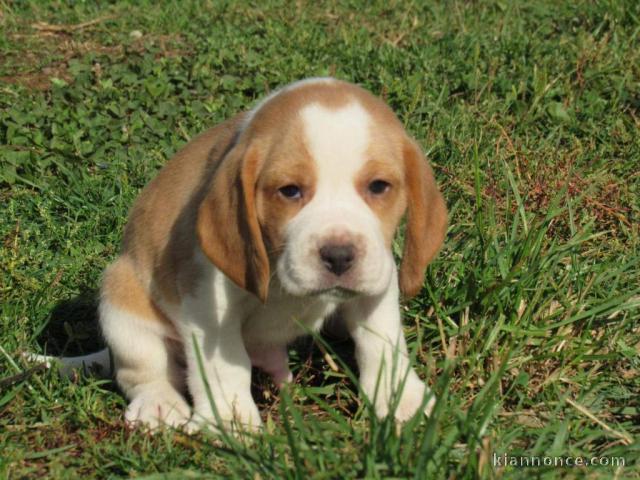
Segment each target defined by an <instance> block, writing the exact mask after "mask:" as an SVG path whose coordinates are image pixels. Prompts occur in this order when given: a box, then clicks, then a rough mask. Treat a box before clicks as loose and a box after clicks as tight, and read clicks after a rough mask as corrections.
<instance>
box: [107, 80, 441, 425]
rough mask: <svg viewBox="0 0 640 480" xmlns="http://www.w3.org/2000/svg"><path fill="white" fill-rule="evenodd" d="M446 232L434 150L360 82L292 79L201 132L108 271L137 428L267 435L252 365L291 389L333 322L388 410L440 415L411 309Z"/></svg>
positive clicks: (176, 160)
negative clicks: (299, 347) (428, 156)
mask: <svg viewBox="0 0 640 480" xmlns="http://www.w3.org/2000/svg"><path fill="white" fill-rule="evenodd" d="M405 212H406V214H407V222H406V234H405V240H404V255H403V260H402V265H401V267H400V269H399V273H398V271H397V269H396V266H395V263H394V259H393V256H392V252H391V245H392V241H393V238H394V234H395V232H396V229H397V227H398V224H399V223H400V220H401V218H402V217H403V215H404V214H405ZM446 227H447V210H446V206H445V202H444V200H443V198H442V195H441V194H440V192H439V191H438V188H437V186H436V184H435V182H434V178H433V173H432V171H431V168H430V167H429V165H428V163H427V161H426V160H425V158H424V156H423V155H422V153H421V151H420V148H419V147H418V145H417V144H416V142H415V141H414V140H412V139H411V138H410V137H409V136H408V135H407V133H406V132H405V131H404V129H403V126H402V124H401V123H400V121H399V120H398V119H397V118H396V116H395V115H394V114H393V112H392V111H391V109H390V108H389V107H388V106H387V105H386V104H385V103H384V102H382V101H381V100H380V99H378V98H376V97H374V96H373V95H371V94H370V93H368V92H366V91H365V90H363V89H361V88H359V87H357V86H355V85H353V84H350V83H346V82H343V81H338V80H334V79H331V78H319V79H309V80H304V81H300V82H297V83H293V84H291V85H289V86H287V87H285V88H282V89H281V90H278V91H276V92H275V93H273V94H271V95H270V96H268V97H267V98H266V99H265V100H263V101H262V102H261V103H260V104H258V105H257V107H255V108H254V109H253V110H251V111H249V112H245V113H241V114H239V115H237V116H235V117H233V118H231V119H230V120H227V121H226V122H224V123H222V124H220V125H218V126H216V127H214V128H212V129H210V130H207V131H206V132H204V133H202V134H201V135H199V136H198V137H196V138H194V139H193V140H192V141H191V142H190V143H189V144H188V145H187V146H185V147H184V148H183V149H182V150H181V151H179V152H178V153H177V154H176V155H175V157H173V159H172V160H171V161H169V162H168V163H167V164H166V165H165V166H164V168H162V170H161V171H160V173H159V174H158V175H157V177H156V178H155V179H154V180H153V181H152V182H151V183H150V184H149V185H148V186H147V187H146V188H145V189H144V190H143V191H142V193H141V195H140V197H139V198H138V200H137V201H136V203H135V205H134V206H133V209H132V210H131V213H130V218H129V221H128V224H127V226H126V229H125V232H124V240H123V244H122V250H121V252H120V255H119V256H118V257H117V259H116V260H115V262H114V263H113V264H112V265H111V266H109V267H108V268H107V270H106V272H105V274H104V278H103V282H102V288H101V296H100V307H99V315H100V324H101V327H102V331H103V334H104V337H105V339H106V342H107V344H108V346H109V347H110V351H111V355H112V360H113V362H114V366H115V376H116V380H117V382H118V384H119V386H120V387H121V389H122V390H123V392H124V393H125V395H126V396H127V397H128V400H129V404H128V408H127V410H126V414H125V417H126V420H127V421H129V422H140V423H142V424H144V425H146V426H149V427H151V428H154V427H156V426H158V425H160V424H162V423H164V424H168V425H173V426H180V425H183V424H186V423H188V422H190V423H189V425H188V426H189V427H195V428H198V426H200V425H203V424H207V423H210V422H212V423H213V424H216V425H217V424H218V422H219V421H222V422H223V423H224V424H225V425H237V424H240V425H242V426H243V427H245V428H250V429H255V428H258V427H260V425H261V419H260V412H259V411H258V408H257V407H256V404H255V403H254V400H253V398H252V396H251V367H252V365H253V366H256V367H260V368H261V369H263V370H264V371H266V372H268V373H269V374H270V375H271V376H272V377H273V380H274V382H275V383H276V384H278V385H281V384H283V383H284V382H287V381H290V380H291V372H290V371H289V367H288V365H287V363H288V358H287V344H289V343H290V342H291V341H293V340H294V339H295V338H297V337H299V336H300V335H304V334H305V332H308V331H316V330H318V329H320V327H321V326H322V324H323V322H324V320H325V319H326V318H327V317H328V316H330V315H332V314H333V313H334V312H335V313H338V314H339V315H340V316H341V317H342V319H343V320H344V322H345V324H346V326H347V329H348V331H349V333H350V335H351V336H352V337H353V340H354V342H355V347H356V348H355V356H356V360H357V363H358V366H359V371H360V381H361V387H362V390H363V392H364V393H365V394H366V395H367V396H368V397H369V398H370V399H371V401H372V402H373V404H374V406H375V411H376V413H377V415H378V416H380V417H383V416H386V415H387V414H388V413H389V412H390V409H391V406H392V402H393V399H394V398H396V397H395V395H399V396H398V397H397V398H398V399H397V406H395V410H394V414H395V417H396V418H397V419H398V420H400V421H403V420H407V419H408V418H410V417H412V416H413V415H414V414H415V413H416V411H417V410H418V409H419V408H421V407H422V408H423V409H425V412H426V413H427V414H428V413H429V412H430V409H431V407H432V405H433V398H431V401H429V402H426V400H425V398H426V396H427V393H428V389H427V388H426V386H425V385H424V383H423V382H422V381H421V380H420V379H419V378H418V376H417V374H416V373H415V372H414V371H413V369H412V368H411V366H410V365H409V359H408V353H407V347H406V343H405V339H404V336H403V332H402V323H401V316H400V310H399V304H398V302H399V296H400V292H402V294H403V295H404V296H405V297H411V296H413V295H415V294H416V293H417V292H418V291H419V290H420V288H421V286H422V283H423V279H424V272H425V268H426V266H427V264H428V263H429V261H430V260H431V259H432V258H433V257H434V256H435V255H436V253H437V251H438V249H439V248H440V246H441V244H442V242H443V239H444V236H445V231H446ZM400 386H403V388H402V390H401V392H398V390H399V388H400ZM208 389H210V393H211V396H212V399H213V403H214V404H215V405H214V406H215V409H214V408H212V405H211V402H210V399H209V395H208V391H207V390H208ZM185 391H188V393H189V396H190V397H191V399H192V408H191V407H190V405H189V404H188V403H187V400H186V399H185V397H184V396H183V393H182V392H185ZM192 410H193V411H192Z"/></svg>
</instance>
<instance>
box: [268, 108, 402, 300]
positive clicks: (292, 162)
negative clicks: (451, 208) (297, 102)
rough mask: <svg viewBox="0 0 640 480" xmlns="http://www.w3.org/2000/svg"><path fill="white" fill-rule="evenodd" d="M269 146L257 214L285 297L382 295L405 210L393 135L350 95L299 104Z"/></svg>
mask: <svg viewBox="0 0 640 480" xmlns="http://www.w3.org/2000/svg"><path fill="white" fill-rule="evenodd" d="M290 127H291V128H289V129H287V131H286V132H284V134H283V136H282V138H281V139H280V140H279V141H278V142H277V143H273V144H272V148H271V149H270V151H269V154H268V156H267V158H265V163H264V165H263V167H262V169H261V172H260V175H259V177H258V182H257V195H256V201H257V211H258V218H259V222H260V225H261V227H262V230H263V232H264V237H265V243H266V245H267V250H268V252H269V253H270V256H271V258H272V259H273V261H274V263H275V268H276V272H277V276H278V279H279V281H280V284H281V285H282V287H283V288H284V290H285V291H287V292H288V293H291V294H293V295H317V294H323V295H330V296H335V297H348V296H351V295H355V294H365V295H374V294H378V293H381V292H382V291H384V290H385V289H386V288H387V287H388V285H389V282H390V280H391V276H392V272H393V269H394V268H395V266H394V262H393V257H392V255H391V248H390V247H391V242H392V240H393V234H394V232H395V229H396V227H397V225H398V223H399V221H400V219H401V217H402V214H403V213H404V210H405V208H406V196H405V190H406V188H405V181H404V179H405V172H404V165H403V160H402V151H401V149H400V142H399V139H397V138H395V137H394V136H393V132H388V131H387V132H385V129H384V125H380V124H379V121H377V119H376V117H375V116H374V115H372V114H371V113H369V112H368V111H367V109H366V107H365V106H363V105H362V104H361V103H360V102H358V101H357V100H356V99H352V100H351V101H347V102H345V103H344V104H340V105H323V104H322V103H309V104H307V105H304V106H303V107H302V108H300V109H299V111H298V112H297V115H296V118H294V119H292V121H291V122H290Z"/></svg>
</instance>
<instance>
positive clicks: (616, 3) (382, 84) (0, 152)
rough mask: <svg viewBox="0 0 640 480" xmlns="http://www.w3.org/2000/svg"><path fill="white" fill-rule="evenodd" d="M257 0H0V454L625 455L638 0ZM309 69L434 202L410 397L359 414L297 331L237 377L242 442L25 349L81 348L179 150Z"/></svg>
mask: <svg viewBox="0 0 640 480" xmlns="http://www.w3.org/2000/svg"><path fill="white" fill-rule="evenodd" d="M258 5H259V6H249V5H245V4H243V3H236V2H187V1H184V2H169V1H166V2H148V1H141V2H136V3H134V4H130V3H128V2H122V1H118V2H113V3H111V4H110V5H107V4H101V5H99V6H98V5H96V4H94V3H93V2H60V1H54V2H36V1H21V2H12V1H7V0H0V32H1V33H0V159H1V163H0V239H1V243H0V264H1V265H2V269H1V270H0V300H1V305H0V346H1V347H2V349H1V350H0V452H2V453H0V478H8V479H14V478H36V477H38V478H41V477H46V478H65V479H67V478H105V477H111V478H116V477H127V476H136V477H144V478H154V479H155V478H175V479H183V478H216V477H238V478H256V479H257V478H295V479H298V478H363V477H364V478H532V477H533V478H611V477H614V478H627V477H634V476H637V475H639V474H640V465H639V464H638V460H637V459H638V458H640V426H639V425H640V410H639V409H640V401H639V399H640V357H639V354H638V352H639V351H640V327H639V323H638V320H639V319H640V249H639V232H638V229H639V227H638V225H639V223H640V222H639V215H640V202H639V201H638V196H639V194H640V135H639V134H638V132H639V128H640V120H639V118H640V113H639V109H640V39H639V34H640V3H638V2H636V1H634V0H628V1H623V0H609V1H598V2H591V1H577V2H556V1H551V0H548V1H542V0H536V1H532V2H529V1H513V2H505V1H498V0H495V1H494V0H487V1H484V2H462V1H448V2H391V3H389V2H367V3H366V4H365V3H360V2H356V1H352V2H341V3H339V4H338V3H333V2H331V3H324V2H296V3H289V2H276V1H273V0H269V1H264V2H260V3H259V4H258ZM327 74H330V75H334V76H336V77H339V78H343V79H347V80H350V81H354V82H357V83H359V84H361V85H363V86H364V87H366V88H368V89H370V90H371V91H373V92H374V93H376V94H378V95H381V96H382V97H384V98H385V99H386V100H387V102H388V103H389V104H390V105H391V106H392V107H393V108H394V110H395V111H396V112H397V114H398V115H399V117H400V118H401V119H402V121H403V122H404V123H405V124H406V126H407V128H408V130H409V131H410V132H412V134H413V135H414V136H415V137H416V138H417V139H418V141H419V142H420V143H421V145H422V146H423V148H424V150H425V151H426V152H427V153H428V155H429V157H430V159H431V162H432V164H433V165H434V169H435V172H436V176H437V178H438V181H439V183H440V185H441V187H442V190H443V192H444V194H445V197H446V199H447V203H448V206H449V209H450V212H451V222H450V229H449V233H448V236H447V241H446V244H445V246H444V248H443V250H442V252H441V253H440V255H439V256H438V258H437V259H436V260H435V261H434V262H433V264H432V266H431V267H430V269H429V271H428V276H427V278H426V280H425V285H424V289H423V291H422V293H421V294H420V296H418V297H417V298H416V299H414V300H412V301H411V302H408V303H407V304H406V305H405V306H404V312H405V318H406V334H407V338H408V341H409V345H410V348H411V350H412V352H413V354H414V355H415V357H416V364H417V365H418V367H417V368H418V371H419V374H420V375H421V376H423V377H424V378H425V379H426V380H427V382H428V383H429V384H430V385H432V387H433V388H434V390H435V391H436V393H437V394H438V397H439V401H438V404H437V406H436V410H435V413H434V415H433V416H432V417H431V418H430V419H428V420H424V419H420V418H417V419H415V420H414V421H412V422H411V423H410V424H408V425H406V426H405V427H404V428H402V429H397V428H396V427H395V425H393V423H392V422H389V421H377V420H375V419H374V418H373V417H372V415H371V412H370V411H369V409H368V408H367V405H366V404H364V403H362V401H361V400H359V399H358V397H357V386H356V385H354V383H353V382H352V381H351V380H350V379H349V373H348V372H349V366H350V365H351V366H352V364H353V358H352V356H351V354H350V345H349V344H348V343H344V342H336V341H330V342H329V345H328V347H329V350H330V351H334V358H335V362H337V364H338V369H337V371H335V370H334V369H331V368H330V367H329V366H328V364H327V362H325V360H324V355H323V353H322V352H321V351H320V350H319V349H318V347H317V346H314V345H313V344H310V343H308V342H306V343H305V342H302V343H300V344H298V345H295V346H294V347H293V348H292V351H291V357H292V366H293V368H294V374H295V376H296V381H295V383H294V384H293V385H291V386H290V387H289V388H287V389H285V390H284V391H282V392H280V393H277V392H276V391H274V389H273V387H272V386H271V385H270V384H269V382H268V381H267V380H266V379H264V377H262V376H257V379H256V385H255V392H254V393H255V396H256V398H257V400H258V403H259V404H260V406H261V408H262V410H263V411H264V412H265V418H266V425H267V428H266V432H265V434H264V435H263V436H261V437H258V438H256V439H254V440H252V441H243V440H237V439H233V438H226V439H219V438H215V437H211V436H207V435H196V436H191V437H189V436H186V435H184V434H181V433H176V432H172V431H166V432H163V433H161V434H158V435H153V436H152V435H147V434H145V433H142V432H140V431H130V430H128V429H126V428H125V426H124V424H123V408H124V406H125V402H124V400H123V398H122V397H121V395H120V394H119V393H118V392H117V391H116V389H115V387H114V386H113V385H112V384H111V382H109V381H105V380H98V379H95V378H77V379H75V380H74V381H68V380H63V379H60V378H58V377H57V375H55V374H54V373H51V372H43V371H32V370H29V366H28V365H26V364H25V363H24V361H23V360H22V359H21V356H20V354H21V352H24V351H43V350H45V349H46V350H47V351H49V352H63V351H64V352H67V353H78V352H88V351H91V350H94V349H96V348H97V347H99V346H100V339H99V335H97V333H96V326H95V291H96V288H97V286H98V282H99V277H100V273H101V271H102V270H103V268H104V267H105V266H106V265H107V264H108V262H109V261H110V260H111V259H113V258H114V256H115V255H116V253H117V250H118V244H119V240H120V237H121V234H122V229H123V226H124V222H125V220H126V215H127V210H128V208H129V206H130V205H131V203H132V202H133V200H134V198H135V197H136V194H137V193H138V191H139V190H140V188H142V186H144V184H145V183H146V182H148V181H149V180H150V179H151V178H152V177H153V175H154V173H155V172H156V171H157V169H158V168H159V167H160V166H161V165H162V164H163V162H164V161H165V160H166V159H167V158H168V157H169V156H170V155H171V154H172V153H173V152H175V151H176V150H177V149H178V148H179V147H180V146H181V145H183V144H184V143H185V142H186V141H187V140H188V139H189V138H191V137H192V136H193V135H195V134H196V133H198V132H200V131H201V130H203V129H204V128H206V127H208V126H210V125H213V124H215V123H217V122H219V121H221V120H223V119H225V118H228V117H229V116H231V115H232V114H234V113H236V112H237V111H240V110H242V109H246V108H248V107H250V106H251V105H252V104H254V102H255V101H256V100H257V99H258V98H260V97H262V96H263V95H265V94H267V93H268V92H269V91H271V90H273V89H274V88H276V87H278V86H281V85H283V84H286V83H289V82H290V81H292V80H296V79H299V78H303V77H308V76H318V75H327ZM505 453H506V454H508V455H510V456H519V455H523V456H550V457H554V456H562V457H568V456H571V457H576V456H584V457H587V458H591V457H607V458H611V457H623V458H624V461H625V466H624V467H621V466H613V467H612V466H589V467H581V468H566V467H565V468H561V467H557V466H556V467H553V466H542V467H537V468H516V467H513V466H508V467H503V466H494V464H493V463H494V462H493V460H494V459H493V456H494V454H496V455H498V456H499V455H502V454H505ZM611 461H613V460H611Z"/></svg>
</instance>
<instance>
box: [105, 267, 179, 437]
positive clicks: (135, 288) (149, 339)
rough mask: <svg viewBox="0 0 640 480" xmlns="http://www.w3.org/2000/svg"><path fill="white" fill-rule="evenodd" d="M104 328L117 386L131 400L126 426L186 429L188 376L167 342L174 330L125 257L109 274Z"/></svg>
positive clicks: (106, 279) (106, 282)
mask: <svg viewBox="0 0 640 480" xmlns="http://www.w3.org/2000/svg"><path fill="white" fill-rule="evenodd" d="M100 324H101V326H102V332H103V335H104V337H105V339H106V341H107V344H108V345H109V347H110V349H111V355H112V358H113V363H114V367H115V374H116V375H115V376H116V380H117V382H118V385H119V386H120V388H121V389H122V390H123V392H124V393H125V395H126V396H127V398H128V399H129V406H128V407H127V411H126V413H125V419H126V420H127V422H129V423H141V424H143V425H145V426H147V427H149V428H151V429H154V428H157V427H158V426H160V425H161V424H166V425H170V426H180V425H183V424H185V423H186V422H187V421H188V420H189V417H190V409H189V405H188V404H187V402H186V401H185V399H184V397H183V396H182V395H181V394H180V392H179V390H180V386H181V381H183V380H181V378H183V376H182V375H181V374H180V371H179V370H180V367H179V366H178V365H177V363H176V359H175V358H174V356H173V355H172V351H171V348H170V346H169V342H168V341H167V338H168V334H170V333H171V325H170V323H169V321H168V320H167V319H166V317H164V315H162V313H161V312H160V311H159V310H158V309H157V308H156V307H155V306H154V305H153V303H152V302H151V300H150V299H149V298H148V295H147V294H146V292H145V291H144V289H143V288H142V286H141V285H140V283H139V281H138V280H137V279H136V277H135V274H134V272H133V268H132V267H131V264H130V263H129V261H128V260H127V259H126V258H124V257H121V258H120V259H118V260H117V261H116V263H114V264H113V265H112V266H111V267H110V268H109V269H108V270H107V271H106V272H105V276H104V280H103V285H102V295H101V299H100Z"/></svg>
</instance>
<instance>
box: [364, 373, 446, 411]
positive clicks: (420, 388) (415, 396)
mask: <svg viewBox="0 0 640 480" xmlns="http://www.w3.org/2000/svg"><path fill="white" fill-rule="evenodd" d="M398 388H399V387H398ZM429 393H430V390H429V388H428V387H427V386H426V385H425V384H424V383H423V382H422V380H420V378H419V377H418V376H417V375H416V374H415V373H414V372H410V374H409V375H408V377H407V379H406V381H405V382H404V386H403V389H402V392H389V391H385V392H379V393H378V396H377V398H376V401H375V410H376V415H377V416H378V418H384V417H386V416H387V415H389V412H390V411H391V410H393V413H394V417H395V418H396V420H398V421H399V422H406V421H407V420H409V419H411V418H412V417H413V416H414V415H416V413H418V410H419V409H420V407H423V408H422V413H423V414H424V415H427V416H429V415H431V412H432V410H433V407H434V405H435V403H436V399H435V396H433V395H431V396H429ZM398 396H399V397H400V398H398ZM425 402H426V403H425ZM423 405H424V406H423Z"/></svg>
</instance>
